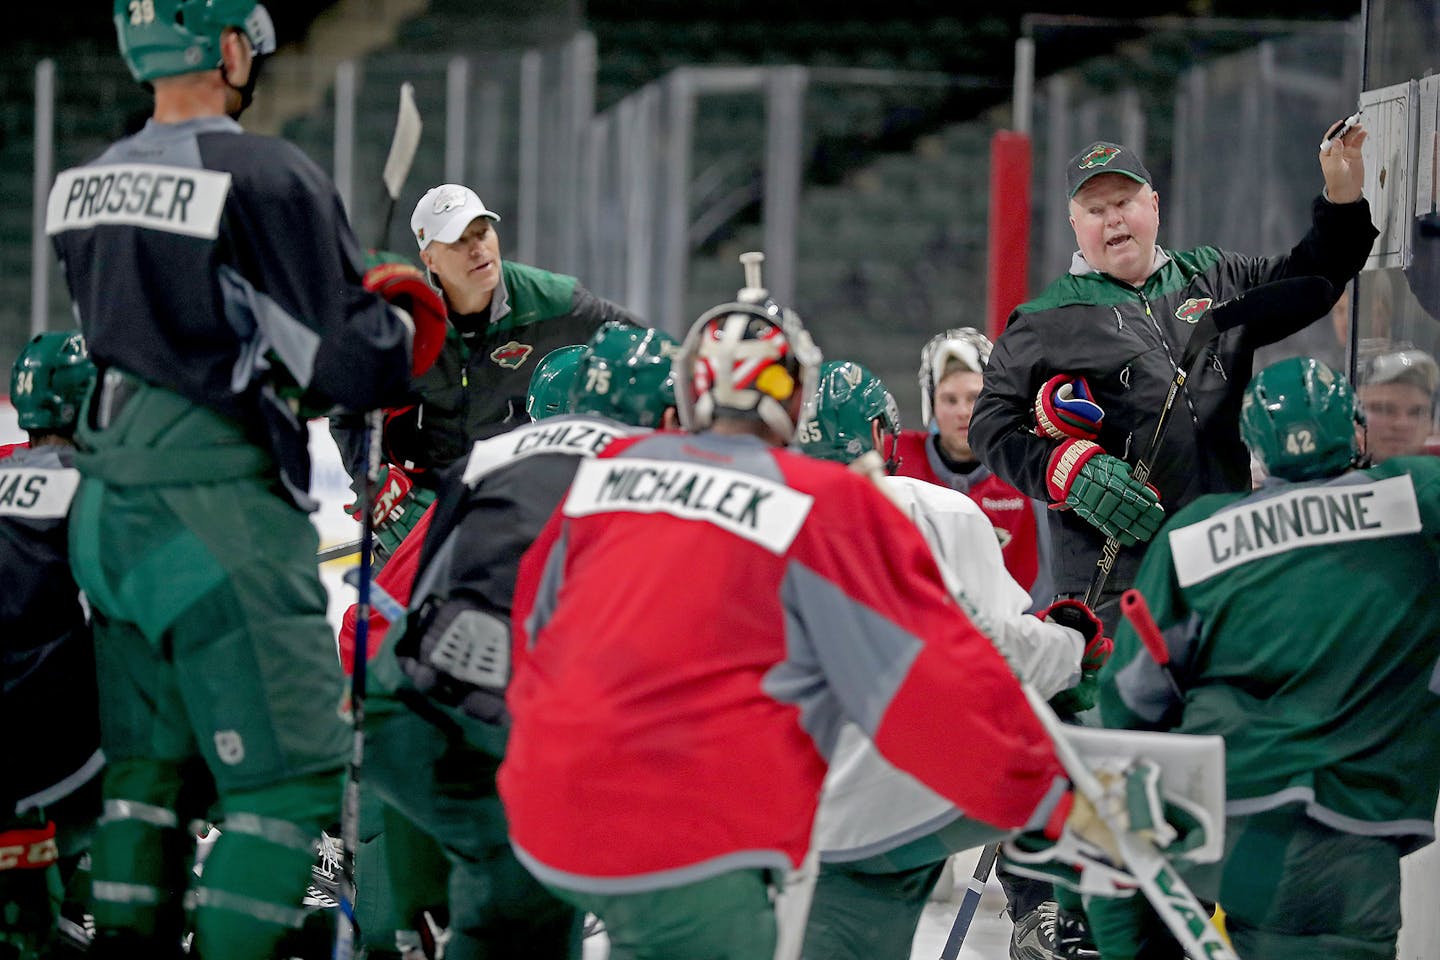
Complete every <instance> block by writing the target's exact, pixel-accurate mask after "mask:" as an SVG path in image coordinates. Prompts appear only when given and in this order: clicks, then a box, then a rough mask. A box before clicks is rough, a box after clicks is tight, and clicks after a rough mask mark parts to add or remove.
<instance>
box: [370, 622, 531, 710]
mask: <svg viewBox="0 0 1440 960" xmlns="http://www.w3.org/2000/svg"><path fill="white" fill-rule="evenodd" d="M430 610H433V611H434V612H433V613H430V612H429V611H430ZM427 621H428V622H427ZM421 623H422V624H424V627H423V631H424V632H423V633H421V635H420V641H419V644H418V646H417V645H415V644H413V643H407V644H402V648H398V649H397V650H396V651H395V654H396V657H397V658H398V659H399V661H400V666H401V667H402V668H403V669H404V671H405V673H406V674H407V675H408V676H409V677H410V680H411V682H412V683H414V685H415V688H416V689H417V690H419V691H420V692H422V693H424V694H426V695H427V696H430V697H432V698H434V699H436V700H438V701H440V702H441V703H445V704H448V705H449V706H452V707H459V708H460V709H462V710H464V711H465V713H466V714H468V715H469V716H472V717H474V718H475V719H477V720H481V721H483V722H485V723H493V724H499V723H503V722H504V721H505V720H506V719H507V714H506V712H505V688H506V687H507V686H508V685H509V683H510V625H509V624H508V623H506V622H505V621H504V620H501V619H500V618H498V617H495V616H492V615H491V614H488V613H486V612H484V611H483V610H478V609H476V608H475V607H474V606H473V605H471V604H470V603H468V602H467V601H464V600H447V601H445V602H444V603H443V604H440V605H439V606H438V607H436V606H434V605H432V606H430V608H429V610H423V611H422V612H421Z"/></svg>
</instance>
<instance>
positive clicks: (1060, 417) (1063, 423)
mask: <svg viewBox="0 0 1440 960" xmlns="http://www.w3.org/2000/svg"><path fill="white" fill-rule="evenodd" d="M1092 396H1093V394H1091V392H1090V384H1089V383H1087V382H1086V380H1085V378H1084V377H1069V376H1066V375H1065V374H1063V373H1062V374H1060V375H1059V376H1055V377H1051V378H1050V379H1049V380H1046V381H1045V385H1044V386H1043V387H1041V388H1040V392H1039V393H1037V394H1035V433H1036V434H1038V435H1039V436H1042V437H1049V438H1050V439H1052V440H1067V439H1071V438H1073V439H1076V440H1094V439H1095V438H1096V437H1098V436H1099V435H1100V424H1101V422H1102V421H1103V420H1104V419H1105V411H1104V410H1101V409H1100V406H1099V404H1097V403H1095V401H1094V400H1092V399H1090V398H1091V397H1092Z"/></svg>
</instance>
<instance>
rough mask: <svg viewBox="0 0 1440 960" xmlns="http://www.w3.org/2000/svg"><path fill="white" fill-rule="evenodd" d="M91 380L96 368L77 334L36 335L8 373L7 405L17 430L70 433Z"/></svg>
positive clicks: (62, 332) (51, 333)
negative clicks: (16, 418) (16, 420)
mask: <svg viewBox="0 0 1440 960" xmlns="http://www.w3.org/2000/svg"><path fill="white" fill-rule="evenodd" d="M94 380H95V365H94V364H93V363H91V362H90V354H89V352H88V351H87V350H86V349H85V337H84V336H83V335H82V334H81V333H80V331H78V330H68V331H61V330H55V331H51V332H49V333H37V334H35V336H34V337H31V338H30V342H29V343H27V344H26V345H25V349H23V350H21V351H20V356H18V357H16V358H15V366H14V367H13V368H12V369H11V371H10V402H11V403H12V404H14V406H15V412H16V413H17V414H18V415H19V422H20V429H22V430H43V431H46V432H48V433H69V432H70V431H72V430H73V429H74V428H75V422H76V421H77V420H79V419H80V407H81V404H82V403H83V401H84V399H85V392H86V391H87V390H89V389H90V384H91V383H93V382H94Z"/></svg>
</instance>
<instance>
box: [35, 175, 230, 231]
mask: <svg viewBox="0 0 1440 960" xmlns="http://www.w3.org/2000/svg"><path fill="white" fill-rule="evenodd" d="M229 193H230V174H228V173H220V172H218V171H215V170H202V169H197V168H192V167H173V166H164V165H160V164H147V163H122V164H114V165H110V166H101V167H77V168H75V169H73V170H66V171H65V172H64V173H62V174H60V176H59V177H57V178H56V179H55V186H53V187H52V188H51V189H50V201H49V204H48V205H47V207H46V212H45V232H46V233H47V234H49V235H51V236H54V235H55V234H57V233H64V232H65V231H66V230H88V229H90V228H92V227H97V226H100V225H102V224H108V225H114V226H129V227H146V228H149V229H153V230H163V231H165V232H167V233H179V234H183V235H185V236H189V237H202V238H205V239H208V240H214V239H215V238H216V237H217V236H219V234H220V215H221V213H223V212H224V210H225V197H226V196H227V195H228V194H229Z"/></svg>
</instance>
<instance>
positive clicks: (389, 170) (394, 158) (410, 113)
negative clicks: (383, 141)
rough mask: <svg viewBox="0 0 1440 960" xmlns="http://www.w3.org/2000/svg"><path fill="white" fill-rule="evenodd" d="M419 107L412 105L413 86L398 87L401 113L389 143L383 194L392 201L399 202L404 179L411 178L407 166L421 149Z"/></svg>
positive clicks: (383, 176) (421, 126)
mask: <svg viewBox="0 0 1440 960" xmlns="http://www.w3.org/2000/svg"><path fill="white" fill-rule="evenodd" d="M422 129H423V125H422V124H421V122H420V108H419V107H417V106H415V86H414V84H412V83H408V82H406V83H402V84H401V85H400V113H399V116H397V117H396V118H395V136H394V138H393V139H392V140H391V141H390V155H389V156H387V157H386V158H385V171H384V173H382V174H381V178H382V179H383V180H384V181H385V191H386V192H387V193H389V194H390V199H391V200H399V199H400V190H401V188H402V187H404V186H405V178H406V177H408V176H409V175H410V164H411V163H413V162H414V160H415V151H416V150H418V149H419V148H420V132H421V130H422Z"/></svg>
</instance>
